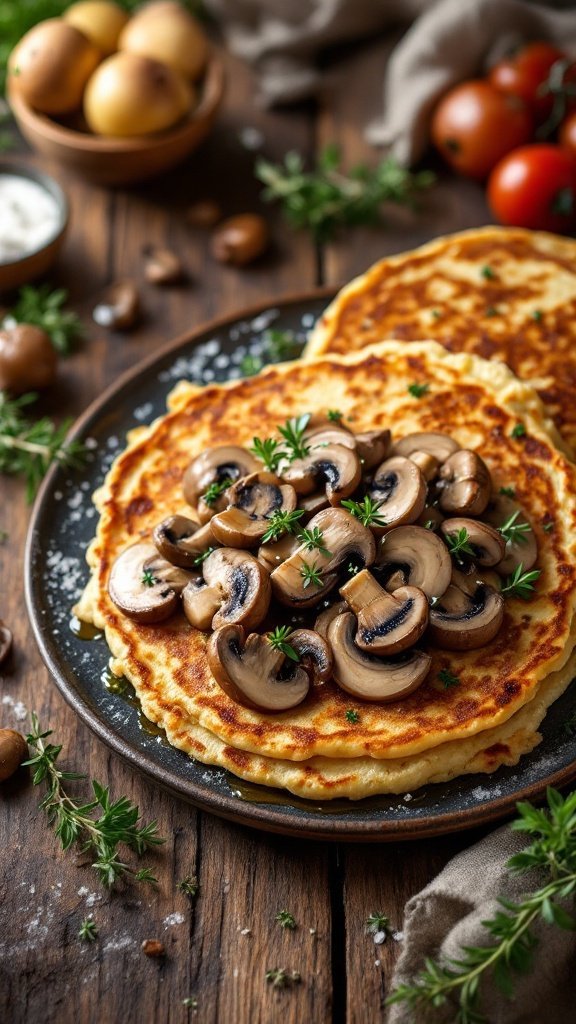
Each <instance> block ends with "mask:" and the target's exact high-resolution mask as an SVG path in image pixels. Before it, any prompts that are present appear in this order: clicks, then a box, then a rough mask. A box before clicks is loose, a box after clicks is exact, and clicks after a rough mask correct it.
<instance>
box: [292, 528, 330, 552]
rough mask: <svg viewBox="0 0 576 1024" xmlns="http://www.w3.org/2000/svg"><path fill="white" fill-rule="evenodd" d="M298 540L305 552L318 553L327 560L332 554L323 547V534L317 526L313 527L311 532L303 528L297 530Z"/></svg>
mask: <svg viewBox="0 0 576 1024" xmlns="http://www.w3.org/2000/svg"><path fill="white" fill-rule="evenodd" d="M298 538H299V540H301V541H302V543H303V544H304V547H305V550H306V551H319V552H320V554H321V555H326V557H327V558H329V557H330V555H331V554H332V552H331V551H328V548H327V547H325V546H324V534H323V533H322V530H320V529H319V527H318V526H313V527H312V529H311V530H307V529H305V528H304V529H301V530H298Z"/></svg>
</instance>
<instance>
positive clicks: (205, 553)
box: [192, 547, 216, 565]
mask: <svg viewBox="0 0 576 1024" xmlns="http://www.w3.org/2000/svg"><path fill="white" fill-rule="evenodd" d="M213 551H216V548H214V547H209V548H206V549H205V551H201V552H200V554H199V555H196V558H195V559H194V561H193V563H192V564H193V565H203V564H204V562H205V561H206V559H207V558H208V557H209V556H210V555H211V554H212V552H213Z"/></svg>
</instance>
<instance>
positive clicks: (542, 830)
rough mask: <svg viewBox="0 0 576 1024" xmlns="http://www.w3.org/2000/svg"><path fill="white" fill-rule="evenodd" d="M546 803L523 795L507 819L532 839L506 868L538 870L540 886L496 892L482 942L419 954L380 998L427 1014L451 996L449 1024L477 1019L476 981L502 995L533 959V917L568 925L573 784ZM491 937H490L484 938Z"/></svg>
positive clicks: (575, 858) (575, 803)
mask: <svg viewBox="0 0 576 1024" xmlns="http://www.w3.org/2000/svg"><path fill="white" fill-rule="evenodd" d="M547 801H548V808H547V810H540V809H539V808H536V807H533V806H532V804H529V803H519V804H517V805H516V808H517V811H518V818H516V819H515V820H514V821H513V822H512V825H511V827H512V828H513V829H514V830H515V831H517V832H526V833H527V834H528V835H530V836H531V837H532V842H531V843H530V844H529V845H528V846H527V848H526V849H525V850H523V851H522V853H517V854H516V855H515V856H514V857H511V858H510V860H509V861H508V862H507V867H508V869H509V870H510V871H511V872H512V873H513V874H524V873H525V872H527V871H530V870H531V869H532V868H539V869H541V870H542V871H544V872H545V873H546V881H545V883H544V884H543V885H542V886H541V888H538V889H535V890H534V891H533V892H529V893H528V894H527V895H526V896H525V897H524V898H523V899H522V900H521V901H520V902H518V903H515V902H512V901H511V900H503V899H501V900H499V903H500V907H501V909H499V910H497V911H496V913H495V914H494V915H493V916H492V917H490V918H489V919H488V920H487V921H484V922H483V924H484V926H485V928H486V932H487V940H488V944H487V945H484V946H467V947H466V948H465V949H463V950H462V953H461V955H460V956H459V957H458V959H448V960H446V961H445V962H442V963H440V962H438V961H437V960H432V959H427V960H426V961H425V965H424V968H423V969H422V971H420V973H419V974H418V975H417V976H416V977H415V978H414V979H413V980H412V981H411V982H410V983H408V984H402V985H399V986H398V988H397V989H396V991H395V992H393V993H392V995H391V996H389V998H388V1000H387V1002H388V1003H389V1004H390V1003H405V1004H406V1005H408V1006H409V1007H410V1008H411V1009H412V1010H413V1011H414V1013H415V1015H417V1019H418V1021H424V1020H426V1021H433V1020H434V1010H435V1009H440V1008H441V1007H445V1006H446V1005H447V1002H448V999H449V998H450V997H453V999H455V1000H457V1001H458V1010H457V1011H456V1016H455V1017H454V1022H455V1024H482V1022H484V1021H486V1018H485V1017H484V1016H483V1014H482V1012H481V1002H482V991H481V983H482V981H483V979H486V983H489V984H492V983H494V984H496V985H497V986H498V988H499V989H500V991H501V992H502V993H503V996H506V997H507V998H509V999H511V998H513V994H514V976H515V975H518V974H526V973H527V972H528V971H530V970H531V969H532V967H533V965H534V958H535V955H537V950H538V941H537V939H536V936H535V935H534V933H533V931H532V928H533V925H534V924H535V923H536V922H537V921H538V920H543V921H545V922H546V923H547V924H549V925H556V926H557V927H559V928H564V929H567V930H570V931H574V930H575V929H576V917H574V914H573V913H571V912H570V911H569V910H567V909H566V907H565V906H564V904H565V903H566V902H567V901H570V905H571V907H572V906H573V905H574V897H575V895H576V792H575V793H570V794H569V795H568V796H566V797H563V796H562V795H561V794H560V793H558V792H557V791H556V790H554V789H548V792H547ZM489 937H490V938H491V940H492V941H490V938H489Z"/></svg>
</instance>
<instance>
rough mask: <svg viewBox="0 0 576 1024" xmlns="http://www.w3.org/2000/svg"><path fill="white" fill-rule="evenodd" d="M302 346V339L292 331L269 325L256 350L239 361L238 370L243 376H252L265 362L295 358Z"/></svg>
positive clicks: (278, 361) (277, 361) (279, 361)
mask: <svg viewBox="0 0 576 1024" xmlns="http://www.w3.org/2000/svg"><path fill="white" fill-rule="evenodd" d="M303 347H304V340H303V339H300V338H297V337H296V335H295V334H294V331H289V330H280V328H277V327H271V328H269V330H267V331H264V334H263V335H262V337H261V339H260V344H259V351H258V352H247V353H246V355H245V356H244V357H243V359H242V360H241V362H240V370H241V372H242V374H243V376H244V377H253V376H254V374H255V373H259V372H260V370H261V369H262V368H263V367H264V366H265V365H266V363H281V362H284V361H285V360H286V359H296V357H297V356H299V355H300V353H301V351H302V348H303Z"/></svg>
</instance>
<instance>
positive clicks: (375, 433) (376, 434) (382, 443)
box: [354, 429, 392, 472]
mask: <svg viewBox="0 0 576 1024" xmlns="http://www.w3.org/2000/svg"><path fill="white" fill-rule="evenodd" d="M354 439H355V441H356V451H357V452H358V456H359V458H360V462H361V463H362V469H363V470H364V471H365V472H366V471H367V470H370V469H374V466H379V465H380V463H381V462H382V461H383V460H384V459H385V458H386V456H387V455H388V452H389V451H390V444H391V440H392V435H391V433H390V431H389V430H385V429H384V430H366V431H364V432H363V433H361V434H355V435H354Z"/></svg>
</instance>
